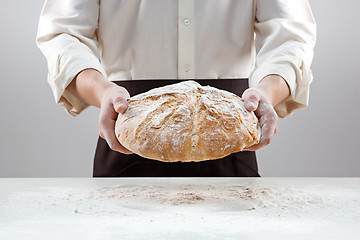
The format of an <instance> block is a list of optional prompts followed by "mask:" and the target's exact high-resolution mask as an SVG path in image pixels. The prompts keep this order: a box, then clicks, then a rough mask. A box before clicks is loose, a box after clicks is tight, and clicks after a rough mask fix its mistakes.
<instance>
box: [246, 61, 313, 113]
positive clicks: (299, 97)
mask: <svg viewBox="0 0 360 240" xmlns="http://www.w3.org/2000/svg"><path fill="white" fill-rule="evenodd" d="M298 66H299V67H298ZM271 74H274V75H279V76H281V77H282V78H283V79H284V80H285V81H286V83H287V84H288V86H289V88H290V96H289V97H288V98H287V99H285V100H284V101H282V102H281V103H279V104H278V105H276V106H275V107H274V109H275V111H276V113H277V114H278V116H279V117H281V118H284V117H287V116H290V115H291V114H292V113H293V112H294V111H295V110H298V109H301V108H305V107H307V106H308V103H309V86H310V83H311V81H312V74H311V71H310V68H308V67H306V66H305V64H304V63H303V62H302V61H298V63H295V64H294V63H289V62H284V61H278V62H273V63H271V64H266V65H262V66H260V67H259V68H257V69H255V70H254V72H253V73H252V75H251V77H250V81H249V87H254V86H256V85H257V84H258V83H259V82H260V81H261V80H262V79H263V78H264V77H266V76H268V75H271Z"/></svg>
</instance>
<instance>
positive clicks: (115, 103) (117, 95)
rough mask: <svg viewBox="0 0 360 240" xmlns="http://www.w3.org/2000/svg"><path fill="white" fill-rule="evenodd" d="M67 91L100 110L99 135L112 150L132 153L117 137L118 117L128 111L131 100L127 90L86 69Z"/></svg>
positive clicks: (96, 72)
mask: <svg viewBox="0 0 360 240" xmlns="http://www.w3.org/2000/svg"><path fill="white" fill-rule="evenodd" d="M67 90H68V91H70V92H71V94H73V95H75V96H78V97H79V98H81V99H82V100H83V101H84V102H86V103H87V104H90V105H93V106H96V107H99V108H100V115H99V133H100V136H101V137H102V138H104V139H105V140H106V142H107V143H108V145H109V147H110V148H111V149H112V150H114V151H118V152H121V153H124V154H130V153H132V152H131V151H130V150H128V149H126V148H125V147H124V146H122V145H121V144H120V142H119V141H118V140H117V138H116V136H115V123H116V119H117V116H118V114H122V113H124V112H125V111H126V109H127V107H128V103H127V99H128V98H130V95H129V93H128V91H127V90H126V89H125V88H123V87H120V86H117V85H116V84H115V83H112V82H109V81H107V80H106V79H105V78H104V76H103V75H102V74H101V73H100V72H98V71H96V70H94V69H85V70H83V71H82V72H80V73H79V74H78V75H77V76H76V78H75V79H74V80H73V81H72V82H71V83H70V84H69V86H68V87H67Z"/></svg>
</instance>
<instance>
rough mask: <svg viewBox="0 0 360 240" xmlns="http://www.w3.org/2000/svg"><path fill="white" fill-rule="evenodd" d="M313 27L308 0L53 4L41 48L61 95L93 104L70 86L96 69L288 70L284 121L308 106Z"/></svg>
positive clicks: (118, 76)
mask: <svg viewBox="0 0 360 240" xmlns="http://www.w3.org/2000/svg"><path fill="white" fill-rule="evenodd" d="M315 31H316V25H315V22H314V19H313V16H312V13H311V10H310V7H309V3H308V1H307V0H291V1H290V0H221V1H220V0H178V1H176V0H122V1H120V0H103V1H100V0H47V1H46V2H45V5H44V8H43V11H42V13H41V16H40V21H39V29H38V35H37V44H38V46H39V47H40V49H41V50H42V52H43V54H44V55H45V57H46V59H47V62H48V69H49V74H48V81H49V83H50V85H51V88H52V90H53V93H54V96H55V100H56V101H57V102H58V103H59V104H60V105H63V106H65V108H66V110H67V111H68V112H69V113H70V114H72V115H76V114H78V113H80V112H81V111H82V110H83V109H84V108H85V107H87V105H86V104H85V103H84V102H82V101H81V100H80V99H78V98H76V97H75V96H73V95H71V94H70V93H69V92H68V91H67V90H66V87H67V86H68V85H69V83H70V82H71V81H72V80H73V79H74V78H75V76H76V75H77V74H78V73H79V72H80V71H82V70H84V69H87V68H93V69H96V70H98V71H100V72H101V73H102V74H103V75H104V76H105V77H106V78H107V79H108V80H109V81H115V80H140V79H149V80H150V79H159V80H161V79H219V81H221V79H222V78H249V86H250V87H253V86H255V85H256V84H258V83H259V82H260V81H261V80H262V78H263V77H265V76H267V75H269V74H277V75H280V76H282V77H283V78H284V79H285V80H286V82H287V83H288V85H289V87H290V91H291V96H290V97H289V98H288V99H286V100H285V101H283V102H282V103H280V104H279V105H278V106H276V107H275V109H276V111H277V113H278V115H279V116H280V117H285V116H287V115H289V114H290V113H291V112H293V111H294V110H295V109H298V108H303V107H306V106H307V104H308V98H309V85H310V83H311V81H312V74H311V70H310V68H309V67H310V65H311V61H312V57H313V48H314V45H315Z"/></svg>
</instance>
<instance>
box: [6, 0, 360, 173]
mask: <svg viewBox="0 0 360 240" xmlns="http://www.w3.org/2000/svg"><path fill="white" fill-rule="evenodd" d="M310 4H311V6H312V10H313V14H314V16H315V19H316V21H317V25H318V35H317V36H318V41H317V45H316V48H315V56H314V60H313V65H312V70H313V75H314V82H313V84H312V86H311V95H310V106H309V107H308V108H307V109H305V110H300V111H297V112H296V113H295V114H294V115H293V116H291V117H288V118H286V119H282V120H280V122H279V132H278V134H277V135H276V136H275V137H274V139H273V141H272V143H271V144H270V145H269V146H267V147H265V148H263V149H262V150H260V151H258V163H259V168H260V173H261V175H262V176H280V177H281V176H290V177H297V176H302V177H305V176H313V177H316V176H318V177H324V176H326V177H335V176H341V177H360V161H359V157H358V150H360V147H359V146H358V145H359V136H360V126H359V117H360V109H359V104H358V97H357V93H358V91H359V89H360V80H359V75H360V65H359V60H358V58H359V54H360V27H359V23H358V9H359V8H360V2H359V1H357V0H344V1H336V0H330V1H329V0H316V1H315V0H310ZM42 5H43V1H42V0H32V1H7V3H6V4H2V6H1V9H0V29H1V38H0V50H1V60H0V61H1V62H0V67H1V72H0V74H1V75H0V76H1V86H0V103H1V105H0V177H87V176H92V165H93V155H94V151H95V146H96V140H97V134H98V130H97V116H98V113H99V111H98V109H96V108H94V107H91V108H89V109H87V110H86V111H84V112H83V113H82V114H81V115H80V116H78V117H76V118H74V117H71V116H70V115H68V114H67V113H65V111H64V110H63V109H62V108H60V107H58V106H57V105H56V104H55V101H54V98H53V96H52V93H51V90H50V86H49V85H48V83H47V80H46V77H47V67H46V61H45V58H44V57H43V55H42V54H41V52H40V51H39V50H38V48H37V46H36V44H35V37H36V31H37V24H38V18H39V14H40V11H41V8H42Z"/></svg>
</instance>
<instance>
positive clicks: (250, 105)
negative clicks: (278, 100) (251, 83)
mask: <svg viewBox="0 0 360 240" xmlns="http://www.w3.org/2000/svg"><path fill="white" fill-rule="evenodd" d="M242 98H243V99H244V105H245V108H246V109H247V110H249V111H251V112H253V111H255V110H256V109H257V108H258V105H259V101H260V96H259V94H258V93H257V91H256V90H254V89H251V88H249V89H247V90H245V92H244V93H243V95H242Z"/></svg>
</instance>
